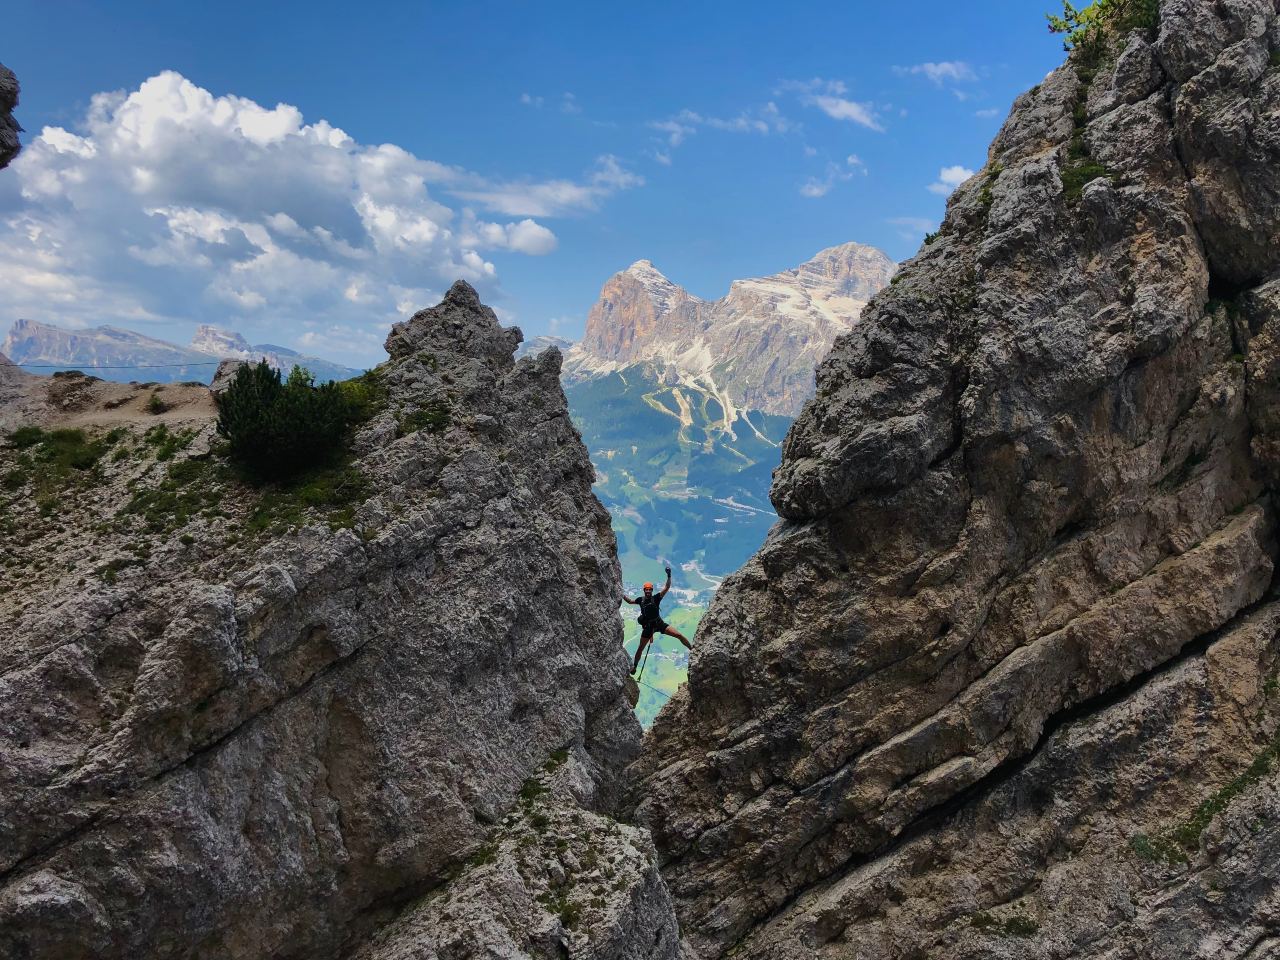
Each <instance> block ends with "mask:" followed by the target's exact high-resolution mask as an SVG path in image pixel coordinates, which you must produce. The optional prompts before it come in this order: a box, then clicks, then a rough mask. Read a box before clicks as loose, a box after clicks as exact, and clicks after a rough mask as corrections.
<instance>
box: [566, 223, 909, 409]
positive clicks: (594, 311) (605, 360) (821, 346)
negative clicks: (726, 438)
mask: <svg viewBox="0 0 1280 960" xmlns="http://www.w3.org/2000/svg"><path fill="white" fill-rule="evenodd" d="M894 269H895V267H894V263H893V261H892V260H890V259H889V258H888V257H886V256H885V255H884V254H883V253H881V252H880V251H879V250H876V249H875V248H873V247H866V246H863V245H861V244H857V243H846V244H842V245H841V246H838V247H831V248H829V249H827V250H823V251H822V252H821V253H819V254H818V255H817V256H815V257H814V258H813V259H812V260H810V261H808V262H807V263H805V264H802V265H801V266H799V267H796V268H795V269H792V270H784V271H783V272H782V273H778V274H775V275H773V276H771V277H760V278H757V279H753V280H738V281H735V282H734V283H733V284H732V285H731V286H730V288H729V293H728V295H727V296H725V297H723V298H721V299H719V300H714V301H706V300H700V299H698V298H697V297H694V296H692V295H691V294H689V293H688V292H687V291H686V290H684V289H683V288H682V287H679V286H677V285H676V284H674V283H672V282H671V281H670V280H668V279H667V278H666V277H664V276H663V275H662V274H661V273H660V272H658V270H657V269H656V268H655V267H654V265H653V264H652V263H650V262H649V261H648V260H640V261H637V262H636V263H633V264H632V265H631V266H630V267H628V268H627V269H626V270H624V271H622V272H621V273H618V274H615V275H614V276H613V277H611V278H610V279H609V280H608V282H606V283H605V285H604V287H603V289H601V291H600V299H599V301H598V302H597V303H596V305H595V306H594V307H592V308H591V312H590V313H589V314H588V316H587V330H586V334H585V335H584V336H583V338H582V341H581V342H580V343H579V344H578V345H577V346H575V347H574V348H573V349H572V350H570V351H569V354H568V357H567V360H566V367H565V369H566V373H567V375H568V379H569V380H570V382H573V381H574V380H578V379H584V378H590V377H593V376H600V375H605V374H610V373H613V372H616V371H617V370H620V369H623V368H625V367H627V366H630V365H634V364H640V363H643V364H650V365H657V366H659V367H661V368H664V369H665V371H666V373H667V375H668V376H670V377H673V378H675V379H677V380H679V379H688V380H691V381H696V382H700V384H701V386H702V387H703V388H704V389H706V390H707V391H708V392H709V393H710V394H711V395H713V396H715V397H716V398H717V400H718V402H719V404H720V405H721V406H724V407H725V409H726V410H732V409H734V408H746V409H749V410H758V411H761V412H764V413H770V414H779V415H783V416H788V417H794V416H795V415H796V413H798V412H799V410H800V407H801V405H802V404H803V403H804V401H805V400H807V399H808V398H809V397H810V396H812V395H813V369H814V367H815V366H816V365H817V363H818V361H819V360H820V359H821V358H822V357H823V356H824V355H825V354H826V353H827V351H828V350H829V349H830V347H831V344H832V342H833V341H834V340H835V338H836V337H837V336H838V335H840V334H842V333H844V332H846V331H847V330H849V329H850V327H851V326H852V325H853V323H854V321H856V320H857V318H858V314H859V313H860V311H861V310H862V307H863V305H864V304H865V303H866V302H867V301H868V300H869V299H871V296H872V295H873V294H874V293H875V292H876V291H877V290H879V289H880V288H881V287H883V286H884V285H885V284H886V283H888V282H889V278H890V277H891V276H892V275H893V272H894Z"/></svg>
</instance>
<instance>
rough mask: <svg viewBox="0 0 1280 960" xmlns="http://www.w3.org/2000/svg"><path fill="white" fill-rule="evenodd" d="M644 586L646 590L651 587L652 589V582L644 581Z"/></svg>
mask: <svg viewBox="0 0 1280 960" xmlns="http://www.w3.org/2000/svg"><path fill="white" fill-rule="evenodd" d="M644 588H645V589H646V590H652V589H653V584H652V583H646V584H645V585H644Z"/></svg>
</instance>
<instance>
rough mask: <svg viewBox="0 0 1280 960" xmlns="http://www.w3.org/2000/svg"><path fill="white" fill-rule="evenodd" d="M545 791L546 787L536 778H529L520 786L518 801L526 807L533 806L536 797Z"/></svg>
mask: <svg viewBox="0 0 1280 960" xmlns="http://www.w3.org/2000/svg"><path fill="white" fill-rule="evenodd" d="M546 792H547V788H546V787H545V786H543V785H542V783H541V782H539V781H538V780H534V779H533V778H530V779H528V780H526V781H525V782H524V786H523V787H521V788H520V802H521V803H522V804H524V805H525V806H526V807H530V806H533V804H534V803H535V802H536V801H537V799H538V798H539V797H540V796H542V795H543V794H544V793H546Z"/></svg>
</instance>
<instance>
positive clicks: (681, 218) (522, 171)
mask: <svg viewBox="0 0 1280 960" xmlns="http://www.w3.org/2000/svg"><path fill="white" fill-rule="evenodd" d="M108 8H109V9H108ZM6 19H7V21H8V22H7V29H6V39H7V41H8V43H7V44H6V46H5V48H4V49H0V61H3V62H4V63H5V64H6V65H8V66H9V67H10V68H11V69H13V70H14V71H15V73H17V74H18V77H19V79H20V81H21V83H22V102H21V105H20V108H19V111H18V118H19V120H20V122H21V123H22V124H23V126H24V127H25V128H26V130H27V131H28V132H27V134H26V136H25V137H24V142H25V143H27V144H28V150H27V151H26V153H25V155H24V156H23V157H21V158H20V159H19V161H18V162H17V163H15V164H14V166H13V167H12V168H11V169H10V170H8V171H5V172H4V173H3V174H0V224H3V227H2V228H0V258H2V259H3V260H4V261H6V262H7V263H8V266H7V267H6V268H0V269H3V270H7V273H4V274H3V275H0V280H3V281H5V283H6V286H8V287H10V288H14V285H15V284H16V289H17V291H18V292H17V294H16V295H15V296H14V297H12V298H11V301H10V303H9V304H8V305H7V306H5V307H0V331H2V330H3V329H4V328H6V327H7V325H8V323H9V322H10V321H12V320H13V319H15V318H16V316H17V315H21V316H27V317H30V318H31V319H37V320H47V321H51V322H59V323H65V324H68V325H85V324H90V323H96V322H112V323H117V324H120V325H124V326H130V327H133V328H135V329H139V330H142V331H144V332H148V333H151V334H154V335H158V336H165V337H170V338H175V339H183V338H185V337H187V336H189V334H190V331H191V329H192V328H193V327H194V325H195V324H196V323H199V322H214V323H218V324H219V325H222V326H226V327H231V328H234V329H239V330H241V332H243V333H245V334H246V335H247V336H249V338H250V339H251V340H272V341H274V342H286V343H289V344H291V345H296V346H302V347H304V348H310V349H311V350H313V351H314V352H317V353H320V354H322V355H326V356H330V357H333V358H334V359H339V360H343V359H347V360H352V361H357V362H372V361H374V360H376V359H377V354H378V349H377V345H378V343H380V341H381V339H382V337H383V336H384V334H385V329H386V326H387V324H389V323H390V322H391V321H392V320H394V319H396V317H397V316H398V314H399V313H402V312H403V311H405V310H408V309H410V307H411V306H426V305H429V303H430V302H432V301H430V299H429V298H431V297H435V296H438V294H439V293H440V292H441V291H442V290H443V289H444V288H445V287H447V285H448V281H449V279H451V278H452V277H453V276H455V275H458V274H462V275H467V276H468V277H469V278H470V279H472V281H473V282H475V283H476V285H477V286H478V287H480V289H481V291H482V293H483V294H484V295H485V297H486V299H488V300H489V301H490V302H491V303H492V304H493V305H494V306H495V307H496V308H498V310H499V312H500V314H501V315H502V316H503V317H504V319H509V320H512V321H514V322H516V323H518V324H520V326H521V327H522V328H523V329H524V331H525V333H526V336H528V335H531V334H537V333H546V332H551V331H553V330H554V331H555V332H558V333H561V334H562V335H566V336H570V337H574V336H577V335H578V334H580V333H581V330H582V324H583V322H584V320H585V317H586V313H587V310H588V309H589V307H590V305H591V304H592V302H594V300H595V298H596V295H597V293H598V291H599V288H600V285H601V284H602V282H603V281H604V280H605V279H606V278H607V277H608V276H609V275H610V274H611V273H613V272H614V271H616V270H619V269H622V268H624V267H625V266H626V265H627V264H629V263H631V262H632V261H634V260H636V259H640V258H648V259H651V260H653V261H654V263H655V264H656V265H657V266H658V267H659V268H660V269H661V270H663V272H665V273H666V274H667V275H668V276H670V277H671V278H672V279H673V280H675V281H677V282H679V283H681V284H683V285H685V286H686V287H688V288H689V289H690V290H691V291H693V292H694V293H696V294H699V295H702V296H708V297H715V296H720V295H722V294H723V293H724V292H725V290H726V289H727V287H728V284H729V282H730V281H731V280H733V279H735V278H738V277H745V276H755V275H760V274H766V273H773V272H776V271H778V270H781V269H784V268H786V267H789V266H794V265H796V264H797V263H799V262H801V261H803V260H805V259H807V258H808V257H809V256H811V255H812V254H813V253H815V252H816V251H818V250H819V249H821V248H822V247H825V246H829V245H831V244H835V243H840V242H843V241H846V240H858V241H862V242H865V243H871V244H874V245H876V246H879V247H881V248H882V249H884V250H885V251H886V252H887V253H888V254H889V255H890V256H892V257H894V258H895V259H905V258H907V257H909V256H911V255H912V254H913V253H914V252H915V250H916V248H917V247H918V245H919V239H920V235H921V232H922V230H923V229H924V228H925V227H926V226H929V225H932V224H934V223H936V222H937V221H938V220H939V219H940V217H941V214H942V211H943V208H944V203H945V194H946V192H947V190H948V188H949V185H953V183H954V181H955V180H956V178H957V177H958V175H959V173H958V171H957V170H952V173H951V176H950V177H941V172H942V171H943V170H944V169H945V168H965V169H969V170H972V169H977V168H978V167H980V166H981V165H982V163H983V161H984V159H985V156H986V148H987V145H988V143H989V142H990V140H991V138H992V136H993V135H994V134H995V132H996V131H997V130H998V129H999V125H1000V123H1001V122H1002V120H1003V118H1004V116H1005V114H1006V112H1007V110H1008V107H1009V105H1010V103H1011V102H1012V100H1013V98H1014V96H1015V95H1016V94H1017V93H1018V92H1020V91H1022V90H1024V89H1026V88H1028V87H1030V86H1032V85H1033V84H1035V83H1037V82H1038V81H1039V80H1040V79H1041V78H1042V77H1043V76H1044V74H1045V73H1047V72H1048V71H1049V70H1050V69H1052V68H1053V67H1054V66H1056V65H1057V64H1058V63H1059V62H1060V61H1061V58H1062V51H1061V44H1060V41H1059V40H1058V39H1057V38H1055V37H1053V36H1051V35H1050V34H1049V33H1048V32H1047V30H1046V29H1045V24H1044V18H1043V11H1042V10H1041V9H1040V7H1039V6H1038V5H1036V4H1027V3H1026V2H1025V0H1022V2H1013V0H996V2H990V0H989V2H984V3H982V4H956V3H954V2H932V0H926V2H916V3H912V4H890V3H882V2H877V3H846V4H830V3H823V4H818V3H793V4H788V5H785V6H784V5H780V4H776V3H750V2H743V3H736V4H732V5H730V4H721V3H716V4H712V3H697V2H682V3H647V4H625V5H621V4H602V3H598V2H597V3H591V4H585V3H584V4H565V3H539V4H535V3H521V2H502V3H500V2H472V3H461V2H459V3H427V4H423V3H416V4H414V3H374V2H370V3H364V4H342V5H339V4H332V3H324V2H319V3H317V2H309V3H306V4H292V3H277V4H268V3H262V2H260V0H259V2H257V3H253V4H248V3H237V2H223V3H219V4H200V5H196V4H170V3H158V2H127V0H124V2H113V3H111V4H109V5H108V4H89V3H83V2H74V0H42V2H25V0H19V2H18V3H17V5H16V9H14V8H13V7H12V5H11V7H10V9H9V10H8V11H7V13H6ZM149 78H150V79H149ZM113 92H114V93H115V95H114V96H110V95H109V94H112V93H113ZM104 94H105V95H107V96H104ZM277 105H283V106H281V107H280V108H279V109H277ZM228 118H230V119H228ZM322 122H323V123H322ZM46 127H49V128H59V129H55V130H52V131H51V132H50V133H49V134H48V135H47V136H44V137H40V135H41V132H42V131H43V130H44V129H45V128H46ZM343 134H345V137H344V136H342V135H343ZM38 137H40V142H35V141H36V140H37V138H38ZM383 145H393V146H389V147H388V146H383ZM931 188H932V189H931Z"/></svg>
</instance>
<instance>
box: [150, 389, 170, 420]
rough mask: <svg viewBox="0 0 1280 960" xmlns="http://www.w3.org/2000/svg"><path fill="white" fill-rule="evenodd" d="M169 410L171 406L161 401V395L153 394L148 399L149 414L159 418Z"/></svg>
mask: <svg viewBox="0 0 1280 960" xmlns="http://www.w3.org/2000/svg"><path fill="white" fill-rule="evenodd" d="M168 409H169V405H168V404H167V403H165V402H164V401H163V400H161V399H160V394H158V393H153V394H151V396H150V397H149V398H147V413H150V414H153V415H156V416H158V415H159V414H162V413H164V412H165V411H166V410H168Z"/></svg>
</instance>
